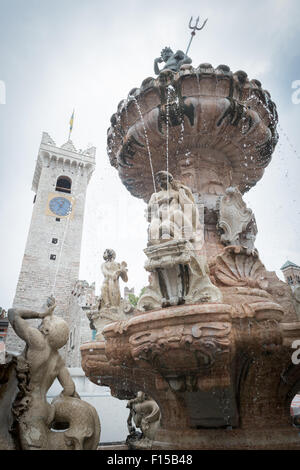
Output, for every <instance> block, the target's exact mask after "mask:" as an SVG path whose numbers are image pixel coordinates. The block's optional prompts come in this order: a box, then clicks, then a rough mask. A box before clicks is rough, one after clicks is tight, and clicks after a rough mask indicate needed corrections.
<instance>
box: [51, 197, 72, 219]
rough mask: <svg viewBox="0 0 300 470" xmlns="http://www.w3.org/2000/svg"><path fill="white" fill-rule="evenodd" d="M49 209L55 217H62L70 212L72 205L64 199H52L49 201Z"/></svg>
mask: <svg viewBox="0 0 300 470" xmlns="http://www.w3.org/2000/svg"><path fill="white" fill-rule="evenodd" d="M49 208H50V210H51V212H53V213H54V214H55V215H60V216H61V217H64V216H66V215H69V214H70V213H71V211H72V204H71V202H70V201H69V199H67V198H65V197H54V198H52V199H51V200H50V201H49Z"/></svg>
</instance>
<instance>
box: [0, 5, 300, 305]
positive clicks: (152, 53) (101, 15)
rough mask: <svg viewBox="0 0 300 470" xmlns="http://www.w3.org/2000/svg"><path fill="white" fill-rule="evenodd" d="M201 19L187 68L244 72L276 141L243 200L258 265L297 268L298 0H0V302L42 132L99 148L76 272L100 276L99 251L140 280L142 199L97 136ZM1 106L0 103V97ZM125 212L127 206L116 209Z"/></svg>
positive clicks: (14, 266) (26, 215)
mask: <svg viewBox="0 0 300 470" xmlns="http://www.w3.org/2000/svg"><path fill="white" fill-rule="evenodd" d="M192 15H193V16H194V18H195V17H196V16H198V15H200V17H201V18H202V19H205V18H207V17H208V23H207V25H206V27H205V29H204V30H203V31H201V33H200V34H198V35H197V36H196V37H195V38H194V41H193V43H192V47H191V49H190V54H189V55H190V56H191V58H192V59H193V65H194V66H195V67H196V66H198V65H199V64H200V63H203V62H209V63H211V64H212V65H213V66H215V67H216V66H218V65H219V64H227V65H229V66H230V68H231V70H233V71H236V70H245V71H246V72H247V73H248V76H249V78H250V79H252V78H257V79H259V80H260V81H261V82H262V84H263V87H264V88H265V89H268V90H269V91H270V93H271V96H272V99H273V100H274V101H275V102H276V104H277V108H278V113H279V123H280V128H279V134H280V140H279V144H278V145H277V148H276V151H275V153H274V156H273V160H272V162H271V164H270V165H269V166H268V168H267V169H266V171H265V175H264V177H263V178H262V180H261V181H260V182H259V183H258V184H257V185H256V187H255V188H253V189H252V190H251V191H250V192H249V193H247V195H246V197H245V200H246V202H247V204H248V206H249V207H251V208H252V209H253V211H254V212H255V216H256V220H257V225H258V230H259V233H258V236H257V241H256V246H257V248H258V250H259V252H260V257H261V260H262V261H263V262H264V263H265V265H266V267H267V269H269V270H276V272H277V273H278V274H279V275H280V270H279V269H280V267H281V265H282V264H283V263H284V262H285V261H286V260H287V259H290V260H291V261H294V262H295V263H297V264H299V265H300V249H299V235H300V224H299V213H300V204H299V203H300V191H299V175H300V132H299V117H300V104H294V103H293V102H292V93H293V92H294V91H295V90H293V89H292V83H293V82H294V81H295V80H300V66H299V63H300V62H299V58H300V57H299V56H300V53H299V44H300V22H299V17H300V2H299V0H227V1H226V2H225V1H224V0H203V1H201V0H186V1H182V0H180V1H179V0H172V1H162V0H160V1H158V0H151V1H149V0H132V1H130V0H126V1H119V0H110V1H109V2H107V1H105V2H104V1H102V0H0V80H2V81H3V82H4V83H5V85H6V104H0V176H1V197H0V216H1V218H0V220H1V244H0V250H1V274H0V277H1V279H0V286H1V291H0V294H1V295H0V306H2V307H4V308H9V307H10V306H11V304H12V301H13V297H14V293H15V288H16V284H17V279H18V275H19V271H20V267H21V262H22V257H23V253H24V248H25V243H26V238H27V234H28V229H29V224H30V219H31V213H32V201H33V193H32V191H31V182H32V177H33V172H34V168H35V160H36V156H37V152H38V148H39V144H40V140H41V135H42V132H43V131H46V132H48V133H49V134H50V135H51V136H52V138H53V139H54V140H55V142H56V143H57V144H58V145H62V144H63V143H64V142H65V141H66V140H67V137H68V125H69V119H70V115H71V113H72V110H73V108H75V121H74V130H73V134H72V139H73V141H74V144H75V146H76V147H77V148H82V149H84V148H86V147H87V146H88V145H89V144H90V143H92V144H93V145H95V146H96V147H97V156H96V158H97V169H96V171H95V173H94V175H93V177H92V180H91V182H90V185H89V188H88V194H87V200H86V216H85V222H84V234H83V242H82V258H81V269H80V277H81V278H82V279H87V280H88V281H90V282H92V281H96V284H97V288H98V289H99V284H100V282H101V281H102V276H101V274H100V265H101V263H102V253H103V251H104V250H105V248H108V247H111V248H114V249H115V251H116V252H117V259H118V260H119V261H122V260H126V261H127V263H128V268H129V273H128V274H129V282H128V286H129V287H132V286H135V288H136V291H139V290H140V288H141V287H142V286H143V285H145V284H146V280H147V275H146V272H145V271H144V269H143V264H144V260H145V256H144V254H143V248H145V246H146V221H145V219H144V207H145V204H144V203H143V202H142V201H141V200H138V199H135V198H133V197H132V196H131V195H130V194H129V193H128V192H127V190H126V189H125V188H124V187H123V185H122V184H121V182H120V180H119V178H118V176H117V172H116V170H115V169H114V168H112V167H110V165H109V163H108V157H107V154H106V132H107V128H108V127H109V124H110V116H111V115H112V114H113V113H114V112H115V111H116V109H117V105H118V103H119V101H121V99H123V98H126V97H127V94H128V92H129V91H130V90H131V89H132V88H134V87H139V86H140V84H141V82H142V81H143V79H144V78H146V77H149V76H154V73H153V59H154V58H155V57H157V56H158V55H159V53H160V51H161V49H162V48H163V47H164V46H166V45H168V46H171V47H172V48H173V49H175V50H177V49H183V50H185V49H186V47H187V44H188V41H189V37H190V33H189V30H188V28H187V25H188V22H189V19H190V17H191V16H192ZM0 101H1V99H0ZM124 208H127V210H126V211H125V210H124Z"/></svg>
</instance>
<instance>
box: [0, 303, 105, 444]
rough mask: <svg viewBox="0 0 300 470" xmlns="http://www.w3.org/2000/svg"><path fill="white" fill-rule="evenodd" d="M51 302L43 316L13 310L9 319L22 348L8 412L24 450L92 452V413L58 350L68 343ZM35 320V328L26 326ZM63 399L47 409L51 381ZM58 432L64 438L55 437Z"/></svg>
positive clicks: (95, 432)
mask: <svg viewBox="0 0 300 470" xmlns="http://www.w3.org/2000/svg"><path fill="white" fill-rule="evenodd" d="M54 309H55V299H54V298H53V297H49V298H48V299H47V306H46V309H45V311H44V312H41V313H38V312H34V311H31V310H23V309H17V308H12V309H10V310H9V311H8V319H9V322H10V324H11V326H12V327H13V329H14V331H15V332H16V333H17V335H18V336H19V337H20V338H22V339H23V340H24V341H25V343H26V347H25V349H24V352H23V354H22V355H21V356H18V358H17V365H16V374H17V378H18V388H19V393H18V395H17V397H16V399H15V401H14V404H13V407H12V411H13V414H14V417H15V429H16V432H17V434H18V438H19V442H20V447H21V449H22V450H88V449H89V450H94V449H96V448H97V445H98V443H99V437H100V421H99V417H98V414H97V413H96V410H95V409H94V408H93V407H92V406H91V405H90V404H89V403H86V402H84V401H82V400H81V399H80V397H79V395H78V394H77V393H76V390H75V384H74V382H73V380H72V378H71V376H70V374H69V371H68V369H67V368H66V366H65V363H64V361H63V359H62V358H61V356H60V355H59V352H58V350H59V349H60V348H62V347H63V346H64V345H65V344H66V343H67V341H68V337H69V327H68V325H67V323H66V322H65V320H63V319H62V318H60V317H57V316H55V315H53V311H54ZM33 318H38V319H41V320H42V322H41V324H40V326H39V328H36V327H33V326H31V325H30V324H29V323H28V321H27V320H30V319H33ZM56 378H57V379H58V381H59V382H60V384H61V385H62V387H63V390H62V392H61V394H60V395H59V396H58V397H55V398H54V399H53V400H52V403H48V401H47V399H46V394H47V392H48V390H49V388H50V387H51V385H52V384H53V382H54V380H55V379H56ZM55 430H62V431H63V432H55Z"/></svg>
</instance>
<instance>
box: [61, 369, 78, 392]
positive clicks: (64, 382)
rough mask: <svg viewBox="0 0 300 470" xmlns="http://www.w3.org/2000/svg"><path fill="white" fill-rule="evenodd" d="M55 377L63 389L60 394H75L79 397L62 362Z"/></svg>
mask: <svg viewBox="0 0 300 470" xmlns="http://www.w3.org/2000/svg"><path fill="white" fill-rule="evenodd" d="M57 379H58V381H59V383H60V384H61V386H62V387H63V391H62V392H61V393H62V395H64V396H67V397H73V396H77V398H79V396H78V395H77V393H76V390H75V384H74V382H73V380H72V377H71V375H70V373H69V371H68V369H67V368H66V366H65V365H64V364H62V366H61V368H60V371H59V374H58V376H57Z"/></svg>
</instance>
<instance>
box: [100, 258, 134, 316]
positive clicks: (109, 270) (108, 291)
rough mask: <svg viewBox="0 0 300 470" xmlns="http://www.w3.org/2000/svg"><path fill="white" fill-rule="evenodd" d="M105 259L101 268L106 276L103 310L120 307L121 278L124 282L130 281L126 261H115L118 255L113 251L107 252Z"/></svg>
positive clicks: (103, 291) (102, 293)
mask: <svg viewBox="0 0 300 470" xmlns="http://www.w3.org/2000/svg"><path fill="white" fill-rule="evenodd" d="M103 259H104V260H105V263H103V264H102V266H101V270H102V273H103V276H104V282H103V284H102V288H101V308H102V307H107V308H109V307H119V306H120V303H121V294H120V286H119V278H121V279H122V280H123V281H124V282H127V281H128V276H127V264H126V263H125V261H123V262H122V263H117V262H116V261H115V259H116V253H115V252H114V250H111V249H107V250H105V252H104V254H103ZM102 302H103V303H102Z"/></svg>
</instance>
